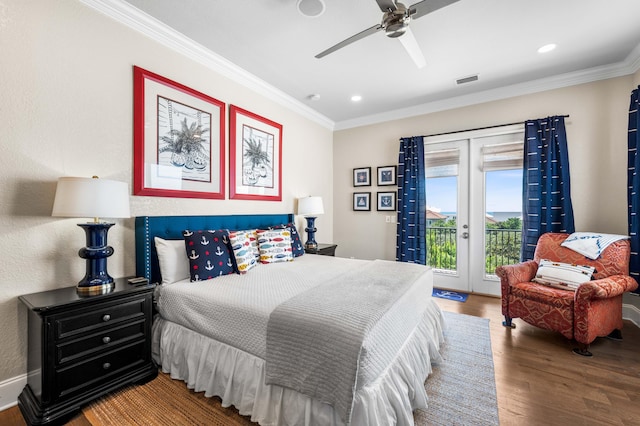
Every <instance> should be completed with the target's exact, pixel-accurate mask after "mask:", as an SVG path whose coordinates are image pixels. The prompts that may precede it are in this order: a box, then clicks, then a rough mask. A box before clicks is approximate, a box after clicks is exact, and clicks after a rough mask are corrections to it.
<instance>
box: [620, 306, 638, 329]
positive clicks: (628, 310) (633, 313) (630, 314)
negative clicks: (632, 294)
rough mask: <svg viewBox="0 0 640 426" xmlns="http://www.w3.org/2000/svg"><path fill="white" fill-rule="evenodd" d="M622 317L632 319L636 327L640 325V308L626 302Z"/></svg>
mask: <svg viewBox="0 0 640 426" xmlns="http://www.w3.org/2000/svg"><path fill="white" fill-rule="evenodd" d="M622 318H624V319H626V320H629V321H631V322H632V323H634V324H635V325H636V327H640V309H638V308H637V307H636V306H634V305H629V304H626V303H625V304H623V305H622Z"/></svg>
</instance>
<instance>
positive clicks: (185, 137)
mask: <svg viewBox="0 0 640 426" xmlns="http://www.w3.org/2000/svg"><path fill="white" fill-rule="evenodd" d="M210 128H211V114H209V113H207V112H205V111H201V110H198V109H196V108H193V107H190V106H188V105H184V104H181V103H179V102H176V101H172V100H171V99H167V98H164V97H162V96H158V165H160V166H165V167H175V168H179V169H180V170H181V172H182V173H181V174H182V180H196V181H202V182H211V134H210Z"/></svg>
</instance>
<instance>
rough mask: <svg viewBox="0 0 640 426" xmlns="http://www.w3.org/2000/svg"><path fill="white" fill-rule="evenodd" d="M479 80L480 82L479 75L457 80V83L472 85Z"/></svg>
mask: <svg viewBox="0 0 640 426" xmlns="http://www.w3.org/2000/svg"><path fill="white" fill-rule="evenodd" d="M477 80H478V74H476V75H471V76H469V77H464V78H460V79H458V80H456V83H457V84H465V83H471V82H472V81H477Z"/></svg>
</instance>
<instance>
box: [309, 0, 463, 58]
mask: <svg viewBox="0 0 640 426" xmlns="http://www.w3.org/2000/svg"><path fill="white" fill-rule="evenodd" d="M457 1H459V0H423V1H420V2H418V3H416V4H413V5H411V6H409V7H407V6H405V5H404V4H402V3H400V2H396V1H395V0H376V3H378V6H379V7H380V10H382V12H383V13H384V15H382V22H381V23H379V24H377V25H374V26H373V27H370V28H367V29H366V30H364V31H361V32H359V33H358V34H356V35H353V36H351V37H349V38H348V39H346V40H343V41H341V42H340V43H338V44H336V45H335V46H332V47H330V48H328V49H327V50H325V51H323V52H320V53H318V54H317V55H316V58H322V57H324V56H327V55H328V54H329V53H333V52H335V51H336V50H338V49H342V48H343V47H345V46H347V45H349V44H351V43H353V42H354V41H358V40H360V39H363V38H365V37H366V36H368V35H371V34H375V33H377V32H378V31H380V30H384V31H385V34H386V35H387V37H391V38H398V37H399V40H400V42H401V43H402V45H403V46H404V48H405V49H406V50H407V52H408V53H409V56H411V59H413V61H414V62H415V63H416V66H417V67H418V68H422V67H424V66H425V64H426V61H425V59H424V55H423V54H422V51H421V50H420V46H418V42H417V41H416V38H415V37H414V36H413V33H412V32H411V29H409V22H411V20H412V19H418V18H420V17H422V16H424V15H427V14H429V13H431V12H434V11H436V10H438V9H441V8H443V7H445V6H449V5H450V4H453V3H455V2H457ZM401 36H402V37H401Z"/></svg>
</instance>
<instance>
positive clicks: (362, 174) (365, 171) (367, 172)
mask: <svg viewBox="0 0 640 426" xmlns="http://www.w3.org/2000/svg"><path fill="white" fill-rule="evenodd" d="M353 186H371V167H359V168H357V169H353Z"/></svg>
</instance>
